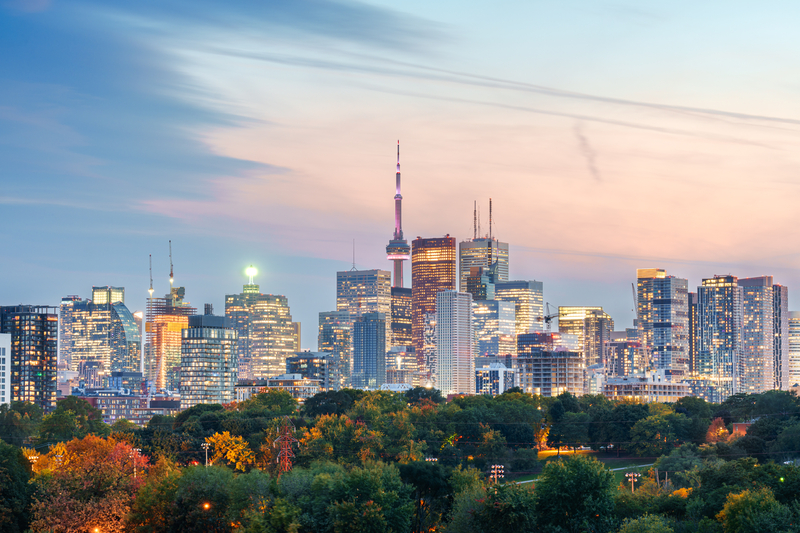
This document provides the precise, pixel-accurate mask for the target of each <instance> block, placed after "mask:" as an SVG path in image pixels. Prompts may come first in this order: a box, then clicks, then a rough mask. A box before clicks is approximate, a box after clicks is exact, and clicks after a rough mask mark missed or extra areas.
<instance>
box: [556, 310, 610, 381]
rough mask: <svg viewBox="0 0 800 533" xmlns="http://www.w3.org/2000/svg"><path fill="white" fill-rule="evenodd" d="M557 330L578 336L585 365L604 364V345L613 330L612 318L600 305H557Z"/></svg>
mask: <svg viewBox="0 0 800 533" xmlns="http://www.w3.org/2000/svg"><path fill="white" fill-rule="evenodd" d="M558 331H559V333H567V334H570V335H575V336H577V337H578V342H579V343H580V346H581V348H582V350H583V354H584V357H585V358H586V365H587V366H591V365H598V364H603V365H605V362H606V354H605V346H606V343H607V342H608V341H609V340H610V339H611V333H612V332H613V331H614V320H613V319H612V318H611V317H610V316H609V315H608V313H606V312H605V311H603V308H602V307H567V306H562V307H559V308H558Z"/></svg>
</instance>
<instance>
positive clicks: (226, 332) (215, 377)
mask: <svg viewBox="0 0 800 533" xmlns="http://www.w3.org/2000/svg"><path fill="white" fill-rule="evenodd" d="M210 312H211V310H210V309H209V314H205V315H196V316H191V317H189V327H188V328H186V329H184V330H183V331H182V332H181V340H182V343H181V365H180V367H181V384H180V391H181V409H188V408H190V407H194V406H195V405H198V404H201V403H204V404H209V403H219V404H225V403H231V402H232V401H233V400H234V398H235V387H236V383H237V382H238V369H239V365H238V355H237V351H238V343H237V340H238V335H237V332H236V330H235V329H233V328H232V327H231V324H230V320H229V319H228V318H227V317H223V316H214V315H212V314H210Z"/></svg>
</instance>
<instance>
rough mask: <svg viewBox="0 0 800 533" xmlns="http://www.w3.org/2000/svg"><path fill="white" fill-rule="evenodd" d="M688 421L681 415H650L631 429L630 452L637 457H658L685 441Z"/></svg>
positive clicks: (688, 429) (688, 425) (687, 433)
mask: <svg viewBox="0 0 800 533" xmlns="http://www.w3.org/2000/svg"><path fill="white" fill-rule="evenodd" d="M689 432H690V424H689V419H688V418H686V416H685V415H683V414H681V413H670V414H666V415H651V416H648V417H647V418H644V419H641V420H639V421H637V422H636V424H634V426H633V428H631V432H630V439H631V445H632V451H633V452H634V453H635V454H636V455H638V456H639V457H659V456H661V455H667V454H668V453H670V452H671V451H672V449H673V448H674V447H675V446H677V445H678V444H680V443H681V442H684V441H686V440H687V437H688V436H689Z"/></svg>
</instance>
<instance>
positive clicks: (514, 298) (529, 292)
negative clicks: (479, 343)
mask: <svg viewBox="0 0 800 533" xmlns="http://www.w3.org/2000/svg"><path fill="white" fill-rule="evenodd" d="M494 297H495V299H496V300H503V301H504V302H514V317H515V321H516V334H517V335H521V334H523V333H535V332H537V331H543V328H544V296H543V284H542V282H541V281H499V282H495V284H494Z"/></svg>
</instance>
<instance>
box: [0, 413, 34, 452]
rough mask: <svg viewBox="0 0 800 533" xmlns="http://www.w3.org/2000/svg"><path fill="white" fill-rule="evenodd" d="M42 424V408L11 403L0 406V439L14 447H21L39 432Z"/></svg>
mask: <svg viewBox="0 0 800 533" xmlns="http://www.w3.org/2000/svg"><path fill="white" fill-rule="evenodd" d="M41 422H42V408H41V407H39V406H38V405H36V404H33V403H28V402H13V403H10V404H7V403H4V404H3V405H0V439H3V440H4V441H6V442H7V443H9V444H13V445H14V446H22V445H23V444H25V441H26V440H28V438H30V437H31V436H32V435H35V434H36V432H37V431H39V424H40V423H41Z"/></svg>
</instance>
